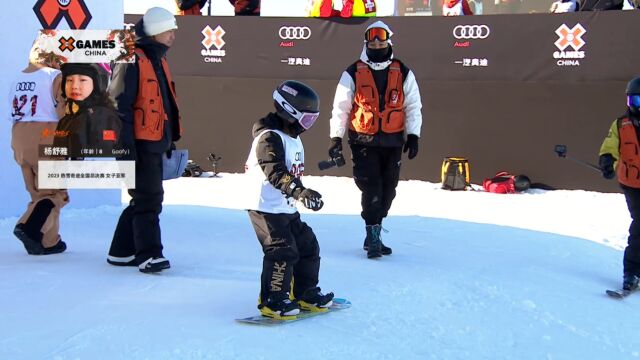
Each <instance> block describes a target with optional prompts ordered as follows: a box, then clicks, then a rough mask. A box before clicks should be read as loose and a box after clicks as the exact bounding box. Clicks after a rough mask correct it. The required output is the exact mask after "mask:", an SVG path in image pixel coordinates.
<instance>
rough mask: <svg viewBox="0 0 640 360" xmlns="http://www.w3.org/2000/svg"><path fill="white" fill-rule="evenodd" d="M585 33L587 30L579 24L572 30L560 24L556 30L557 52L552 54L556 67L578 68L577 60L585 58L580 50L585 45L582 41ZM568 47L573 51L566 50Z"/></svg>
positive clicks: (578, 62)
mask: <svg viewBox="0 0 640 360" xmlns="http://www.w3.org/2000/svg"><path fill="white" fill-rule="evenodd" d="M586 32H587V30H586V29H585V28H584V27H583V26H582V25H580V23H578V24H576V25H575V26H574V27H572V28H569V27H568V26H567V24H562V25H561V26H560V27H559V28H557V29H556V35H558V40H556V42H555V45H556V47H557V48H558V51H555V52H554V53H553V58H554V59H558V61H557V62H556V64H557V65H558V66H580V61H579V60H578V59H584V57H585V52H584V51H580V49H581V48H582V47H583V46H584V45H585V44H586V43H585V41H584V40H583V39H582V36H583V35H584V34H585V33H586ZM568 47H571V48H572V49H573V51H571V50H567V48H568Z"/></svg>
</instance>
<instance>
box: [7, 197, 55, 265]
mask: <svg viewBox="0 0 640 360" xmlns="http://www.w3.org/2000/svg"><path fill="white" fill-rule="evenodd" d="M54 206H55V205H54V204H53V201H51V200H49V199H43V200H40V201H38V203H37V204H36V206H34V207H33V211H32V212H31V215H29V218H27V221H25V222H24V224H18V225H16V227H15V228H14V229H13V234H14V235H15V236H16V237H17V238H18V239H19V240H20V241H22V243H23V244H24V248H25V249H26V250H27V253H28V254H29V255H42V254H44V252H45V251H44V247H43V246H42V232H41V230H42V226H44V223H45V222H46V221H47V218H48V217H49V214H51V210H52V209H53V208H54Z"/></svg>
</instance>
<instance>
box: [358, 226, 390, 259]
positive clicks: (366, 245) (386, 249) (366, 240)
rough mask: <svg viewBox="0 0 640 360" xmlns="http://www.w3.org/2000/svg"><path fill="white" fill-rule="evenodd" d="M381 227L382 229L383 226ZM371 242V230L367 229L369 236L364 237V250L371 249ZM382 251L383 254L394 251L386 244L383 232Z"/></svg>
mask: <svg viewBox="0 0 640 360" xmlns="http://www.w3.org/2000/svg"><path fill="white" fill-rule="evenodd" d="M380 229H382V226H380ZM369 242H371V237H370V236H369V231H367V236H366V237H365V238H364V245H362V248H363V249H364V251H369ZM380 252H381V253H382V255H391V253H392V250H391V248H390V247H388V246H385V245H384V243H383V242H382V234H381V235H380Z"/></svg>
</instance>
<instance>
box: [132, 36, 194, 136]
mask: <svg viewBox="0 0 640 360" xmlns="http://www.w3.org/2000/svg"><path fill="white" fill-rule="evenodd" d="M135 51H136V54H137V55H138V69H139V72H138V74H139V80H138V96H137V97H136V102H135V103H134V104H133V131H134V134H135V138H136V140H150V141H159V140H161V139H162V136H163V134H164V122H165V121H168V120H169V118H168V117H167V114H166V113H165V112H164V106H163V104H162V94H161V93H160V85H159V84H158V78H157V77H156V73H155V71H154V70H153V65H152V64H151V60H149V58H148V57H147V55H145V53H144V51H142V49H140V48H136V50H135ZM161 62H162V69H163V70H164V74H165V76H166V77H167V82H168V83H169V89H170V90H171V96H172V97H173V101H175V103H176V105H177V104H178V97H177V96H176V89H175V85H174V83H173V80H172V78H171V71H170V70H169V65H167V60H166V59H165V58H162V61H161ZM178 128H179V129H180V134H182V127H181V126H180V116H179V115H178Z"/></svg>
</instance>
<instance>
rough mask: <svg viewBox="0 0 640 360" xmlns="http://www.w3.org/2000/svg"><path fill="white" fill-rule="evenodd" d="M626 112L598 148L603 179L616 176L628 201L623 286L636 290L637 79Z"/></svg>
mask: <svg viewBox="0 0 640 360" xmlns="http://www.w3.org/2000/svg"><path fill="white" fill-rule="evenodd" d="M626 93H627V113H626V114H625V115H623V116H621V117H619V118H617V119H616V120H614V121H613V124H611V128H610V129H609V133H608V135H607V137H606V138H605V139H604V141H603V143H602V146H601V147H600V161H599V165H600V169H601V171H602V176H604V177H605V178H606V179H613V178H614V177H616V176H617V177H618V182H619V183H620V187H621V188H622V192H623V193H624V197H625V199H626V201H627V207H628V208H629V213H630V215H631V226H630V227H629V237H628V242H627V248H626V249H625V250H624V258H623V280H622V287H623V289H625V290H635V289H637V288H638V283H639V282H640V155H638V154H639V153H640V141H639V140H638V130H639V129H640V77H637V78H635V79H633V80H631V81H630V82H629V83H628V84H627V91H626Z"/></svg>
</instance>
